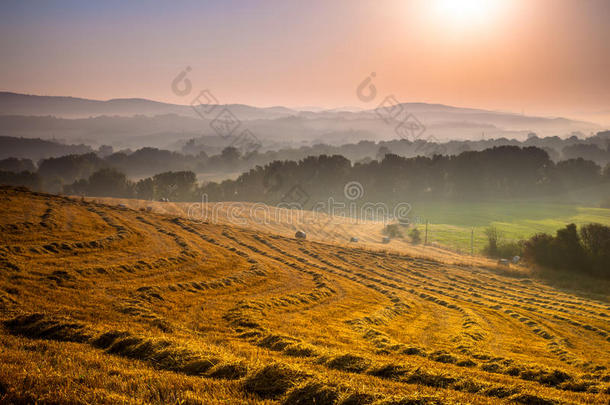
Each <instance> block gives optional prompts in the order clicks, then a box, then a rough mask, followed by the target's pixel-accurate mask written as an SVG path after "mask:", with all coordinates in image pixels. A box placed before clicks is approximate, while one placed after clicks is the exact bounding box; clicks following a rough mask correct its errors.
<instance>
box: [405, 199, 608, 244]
mask: <svg viewBox="0 0 610 405" xmlns="http://www.w3.org/2000/svg"><path fill="white" fill-rule="evenodd" d="M413 212H414V216H415V217H417V218H419V219H420V220H421V221H422V222H425V221H426V220H428V221H429V225H428V242H429V243H432V242H436V243H438V244H440V245H444V246H447V247H450V248H452V249H456V250H460V251H462V252H469V251H470V238H471V231H472V230H473V229H474V247H475V252H481V250H482V249H483V247H484V246H485V243H486V239H485V233H484V231H485V228H487V227H489V226H490V225H494V226H496V228H497V229H498V230H499V231H500V232H501V234H502V237H503V239H504V240H505V241H517V240H519V239H526V238H529V237H530V236H532V235H534V234H535V233H539V232H546V233H549V234H554V233H555V231H557V229H559V228H562V227H564V226H565V225H566V224H569V223H575V224H577V225H584V224H588V223H591V222H597V223H601V224H604V225H610V209H606V208H594V207H586V206H578V205H569V204H559V203H552V202H531V201H511V202H481V203H453V202H452V203H421V204H413ZM418 227H419V229H420V230H422V232H423V231H424V229H425V225H418ZM422 237H423V233H422Z"/></svg>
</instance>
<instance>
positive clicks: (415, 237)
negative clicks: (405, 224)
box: [409, 228, 421, 245]
mask: <svg viewBox="0 0 610 405" xmlns="http://www.w3.org/2000/svg"><path fill="white" fill-rule="evenodd" d="M409 237H410V238H411V243H413V244H414V245H417V244H419V243H421V231H420V230H419V229H417V228H413V229H411V232H409Z"/></svg>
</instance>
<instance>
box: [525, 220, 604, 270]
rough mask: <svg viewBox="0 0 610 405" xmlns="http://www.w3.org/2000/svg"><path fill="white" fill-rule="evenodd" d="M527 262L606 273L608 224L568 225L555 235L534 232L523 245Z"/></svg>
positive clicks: (564, 268) (553, 267) (557, 267)
mask: <svg viewBox="0 0 610 405" xmlns="http://www.w3.org/2000/svg"><path fill="white" fill-rule="evenodd" d="M523 256H524V258H525V259H527V260H528V261H531V262H532V263H536V264H538V265H541V266H544V267H548V268H551V269H555V270H567V271H577V272H584V273H589V274H593V275H597V276H602V277H609V276H610V270H609V269H610V227H607V226H604V225H601V224H589V225H585V226H583V227H581V229H580V233H579V232H578V230H577V228H576V225H574V224H569V225H567V226H566V227H565V228H563V229H560V230H558V231H557V234H556V236H555V237H553V236H551V235H548V234H544V233H542V234H536V235H534V236H533V237H532V238H530V239H529V240H528V241H527V242H525V243H524V245H523Z"/></svg>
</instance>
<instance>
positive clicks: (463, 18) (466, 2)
mask: <svg viewBox="0 0 610 405" xmlns="http://www.w3.org/2000/svg"><path fill="white" fill-rule="evenodd" d="M506 2H507V0H432V1H431V4H432V6H433V8H434V14H435V15H436V16H437V17H438V18H439V19H440V20H441V21H440V22H442V23H444V24H451V25H455V26H461V27H467V26H470V25H479V24H481V23H487V22H490V21H492V20H493V19H495V18H496V17H498V16H499V15H500V14H501V12H502V9H503V6H504V5H506Z"/></svg>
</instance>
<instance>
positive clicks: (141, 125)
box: [0, 92, 604, 148]
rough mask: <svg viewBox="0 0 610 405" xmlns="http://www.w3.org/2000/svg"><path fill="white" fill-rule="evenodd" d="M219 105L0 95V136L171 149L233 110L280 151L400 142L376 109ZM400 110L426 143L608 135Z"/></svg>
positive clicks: (485, 114) (426, 108)
mask: <svg viewBox="0 0 610 405" xmlns="http://www.w3.org/2000/svg"><path fill="white" fill-rule="evenodd" d="M217 107H218V108H216V109H215V111H214V113H213V114H210V116H209V117H206V119H203V118H201V117H200V116H199V115H198V114H196V112H195V111H194V109H193V108H192V107H191V106H189V105H177V104H168V103H161V102H157V101H152V100H146V99H138V98H131V99H112V100H107V101H101V100H88V99H82V98H74V97H54V96H35V95H25V94H17V93H7V92H3V93H2V92H0V135H6V136H23V137H40V138H43V139H49V138H61V139H66V140H69V141H70V142H82V143H86V144H90V145H100V144H104V143H107V144H112V145H114V146H117V147H140V146H157V147H169V145H172V144H175V143H176V142H179V141H180V140H184V139H189V138H194V137H200V136H216V135H217V134H216V133H215V131H214V129H213V128H212V127H211V126H210V121H211V120H213V119H214V118H215V116H216V114H217V113H219V112H221V111H222V110H223V109H227V110H229V111H230V112H231V113H232V114H233V115H234V116H235V117H236V118H237V119H238V120H239V121H240V126H239V127H238V128H237V129H236V132H241V131H243V130H244V129H249V130H250V131H252V132H253V133H254V134H255V135H256V136H257V137H258V138H259V139H260V140H261V141H262V142H263V143H264V144H265V145H268V146H271V145H272V146H273V147H274V148H279V147H294V146H298V145H312V144H315V143H320V142H326V143H329V144H334V145H338V144H342V143H356V142H359V141H363V140H368V141H382V140H390V139H397V138H399V137H400V134H399V133H398V132H397V131H396V129H395V128H396V126H397V125H398V124H399V121H397V120H388V121H387V122H386V121H384V120H383V119H382V118H380V116H379V115H378V114H377V111H376V110H375V109H369V110H358V109H353V108H337V109H326V110H325V109H317V108H315V107H307V108H304V109H303V110H296V109H290V108H286V107H281V106H276V107H264V108H261V107H254V106H248V105H243V104H228V105H219V106H217ZM399 108H401V109H402V111H403V112H404V113H405V114H406V113H408V114H411V115H413V116H414V117H416V119H417V120H418V121H420V122H421V123H422V125H423V126H425V132H423V133H421V134H418V136H421V137H422V138H424V139H428V138H430V137H432V138H434V139H438V140H450V139H473V140H475V139H477V140H478V139H483V138H502V137H505V138H516V139H525V138H526V137H527V135H528V133H530V132H535V133H537V134H538V135H540V136H554V135H558V136H567V135H570V134H572V133H574V132H578V133H580V134H581V136H583V135H584V136H586V135H590V134H592V133H593V132H598V131H600V130H602V129H604V128H602V127H600V126H599V125H597V124H594V123H590V122H585V121H576V120H570V119H566V118H548V117H534V116H526V115H520V114H514V113H507V112H500V111H488V110H481V109H473V108H462V107H454V106H448V105H442V104H427V103H403V104H401V105H400V107H399ZM403 115H404V114H403Z"/></svg>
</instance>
